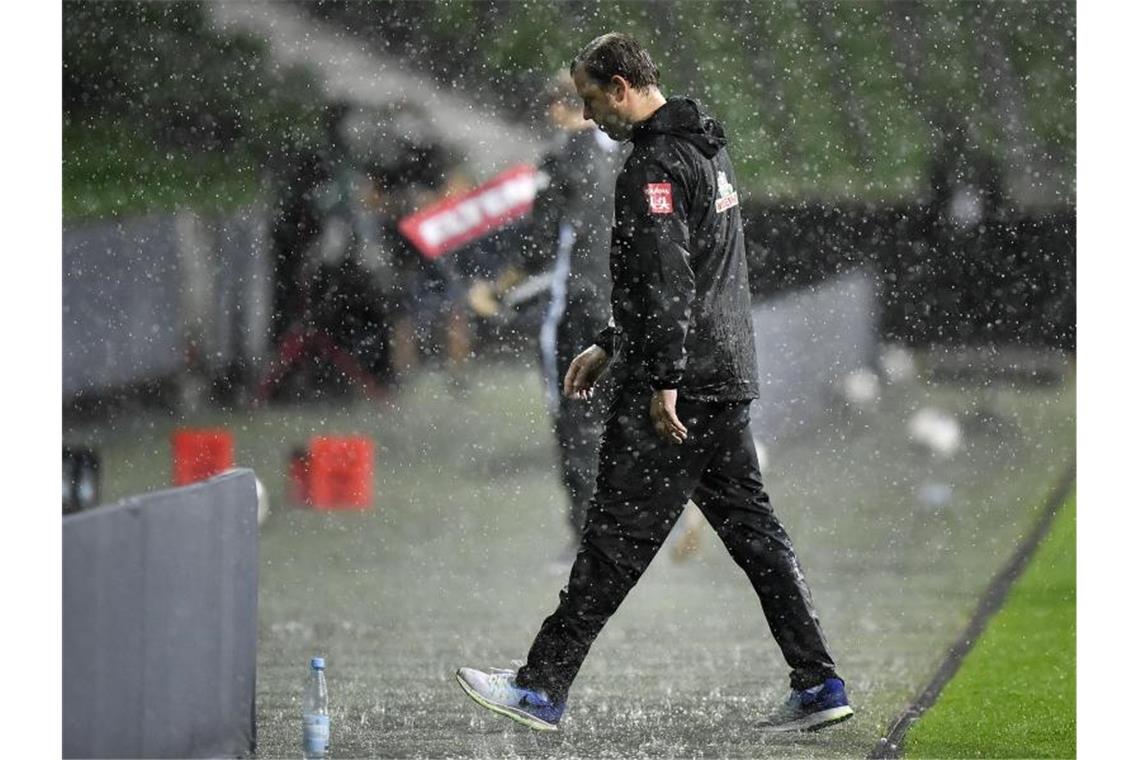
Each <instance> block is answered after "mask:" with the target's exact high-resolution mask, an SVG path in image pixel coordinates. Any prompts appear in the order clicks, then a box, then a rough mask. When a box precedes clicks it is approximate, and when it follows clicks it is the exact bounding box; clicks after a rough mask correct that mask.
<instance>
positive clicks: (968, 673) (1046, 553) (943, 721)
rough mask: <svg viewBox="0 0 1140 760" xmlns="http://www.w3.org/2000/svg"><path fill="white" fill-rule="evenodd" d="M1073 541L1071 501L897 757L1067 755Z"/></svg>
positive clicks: (1071, 723) (1070, 743) (1072, 722)
mask: <svg viewBox="0 0 1140 760" xmlns="http://www.w3.org/2000/svg"><path fill="white" fill-rule="evenodd" d="M1076 535H1077V519H1076V497H1075V496H1072V497H1070V498H1069V500H1068V501H1067V502H1066V503H1065V505H1064V507H1063V508H1062V509H1061V511H1060V513H1059V514H1058V515H1057V518H1056V522H1055V523H1054V525H1053V528H1052V530H1051V531H1050V533H1049V535H1048V536H1047V537H1046V539H1045V541H1044V542H1043V543H1042V545H1041V546H1040V547H1039V548H1038V550H1037V552H1036V553H1035V555H1034V557H1033V560H1032V562H1031V563H1030V565H1029V566H1028V567H1027V568H1026V571H1025V574H1024V575H1023V576H1022V577H1021V578H1020V579H1019V580H1018V581H1017V583H1016V584H1014V586H1013V588H1012V590H1011V592H1010V595H1009V598H1008V600H1007V601H1006V604H1005V605H1004V607H1003V608H1002V609H1001V611H1000V612H998V614H997V615H996V616H995V617H994V618H993V619H992V620H991V621H990V623H989V625H988V626H987V628H986V632H985V634H984V635H983V636H982V638H981V639H980V640H979V641H978V643H977V645H976V646H975V647H974V649H973V650H972V651H971V652H970V654H969V655H968V656H967V657H966V659H965V661H964V662H963V663H962V668H961V670H959V671H958V674H957V675H956V676H955V677H954V679H953V680H951V681H950V683H949V684H948V685H947V686H946V689H945V690H944V691H943V692H942V695H941V696H940V697H939V699H938V701H937V702H936V703H935V705H934V707H933V708H931V710H930V711H929V712H927V713H926V714H925V715H924V716H923V717H922V719H920V720H919V721H918V723H916V724H915V725H914V727H912V728H911V730H910V733H909V735H908V736H907V739H906V757H908V758H920V757H923V758H925V757H940V758H941V757H1076V751H1077V746H1076V741H1077V738H1076V737H1077V733H1076V729H1077V713H1076V706H1077V699H1076V698H1077V694H1076V675H1077V674H1076V654H1077V620H1076V614H1077V566H1076Z"/></svg>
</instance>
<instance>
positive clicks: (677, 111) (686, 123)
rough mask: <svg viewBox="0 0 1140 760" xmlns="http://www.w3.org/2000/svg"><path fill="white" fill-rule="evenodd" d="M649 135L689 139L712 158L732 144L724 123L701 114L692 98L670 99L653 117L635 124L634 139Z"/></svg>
mask: <svg viewBox="0 0 1140 760" xmlns="http://www.w3.org/2000/svg"><path fill="white" fill-rule="evenodd" d="M647 134H664V135H673V136H675V137H680V138H682V139H684V140H688V141H689V142H691V143H692V144H693V145H695V146H697V149H698V150H700V151H701V153H703V154H704V155H705V156H707V157H708V158H712V157H713V156H715V155H716V154H717V153H718V152H720V149H721V148H723V147H724V146H725V145H728V138H726V137H725V136H724V127H722V126H721V124H720V122H719V121H717V120H716V119H713V118H712V117H711V116H706V115H705V114H703V113H701V109H700V108H699V107H698V106H697V104H696V103H695V102H694V101H693V100H692V99H690V98H681V97H673V98H669V99H668V100H667V101H665V105H663V106H661V107H660V108H658V109H657V110H656V111H654V112H653V115H652V116H650V117H649V118H648V119H646V120H645V121H643V122H639V123H638V124H635V125H634V127H633V137H634V139H636V138H637V137H639V136H641V135H647Z"/></svg>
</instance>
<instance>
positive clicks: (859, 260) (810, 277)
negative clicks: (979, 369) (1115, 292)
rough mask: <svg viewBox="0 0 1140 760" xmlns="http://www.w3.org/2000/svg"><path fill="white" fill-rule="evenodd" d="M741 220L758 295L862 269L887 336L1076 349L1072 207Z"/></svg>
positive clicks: (779, 213)
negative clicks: (948, 220)
mask: <svg viewBox="0 0 1140 760" xmlns="http://www.w3.org/2000/svg"><path fill="white" fill-rule="evenodd" d="M744 218H745V234H746V236H747V238H748V244H749V256H750V258H751V262H750V276H751V279H752V283H751V285H752V290H753V292H754V293H756V294H758V295H761V296H767V295H771V294H773V293H777V292H780V291H784V290H788V289H791V288H796V287H800V286H803V285H807V284H810V283H813V282H817V281H819V280H823V279H827V278H829V277H831V276H833V275H835V274H836V273H838V272H842V271H845V270H848V269H852V268H856V267H870V268H872V269H873V270H874V271H876V272H877V273H878V282H877V289H878V293H879V301H880V306H881V310H882V316H881V322H880V329H881V333H882V335H883V337H884V338H885V339H887V340H897V341H902V342H905V343H908V344H911V345H926V344H932V343H934V344H1008V343H1019V344H1022V345H1027V346H1050V347H1055V348H1064V349H1074V348H1075V347H1076V284H1077V283H1076V212H1075V210H1073V209H1066V210H1061V211H1055V212H1049V213H1040V214H1029V213H1020V214H1011V215H1008V216H1006V217H1004V218H1001V219H990V220H986V221H985V222H984V223H982V224H980V225H978V226H976V227H974V228H972V229H970V230H966V231H959V230H957V229H955V228H954V227H953V226H952V225H948V224H944V223H943V222H942V221H941V220H940V219H939V217H938V216H937V215H936V214H935V213H933V212H932V211H931V210H930V209H929V208H928V207H927V206H920V205H913V206H895V207H870V206H853V205H840V206H834V205H823V204H804V205H795V206H770V205H764V204H751V205H749V206H748V207H747V208H746V209H745V211H744Z"/></svg>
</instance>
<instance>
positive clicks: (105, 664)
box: [63, 470, 258, 757]
mask: <svg viewBox="0 0 1140 760" xmlns="http://www.w3.org/2000/svg"><path fill="white" fill-rule="evenodd" d="M257 568H258V528H257V495H256V490H255V485H254V475H253V472H252V471H250V470H235V471H232V472H229V473H227V474H225V475H220V476H218V477H216V478H214V479H212V480H209V481H207V482H205V483H200V484H197V485H193V486H188V487H185V488H177V489H173V490H169V491H160V492H157V493H152V494H147V495H145V496H138V497H134V498H130V499H126V500H124V501H121V502H119V503H117V504H114V505H111V506H105V507H99V508H96V509H92V510H89V511H85V512H81V513H79V514H75V515H69V516H66V517H64V518H63V755H64V757H217V756H231V757H232V756H235V755H239V754H244V753H248V752H249V751H251V750H252V749H253V748H254V737H255V731H254V717H255V713H254V695H255V691H254V686H255V675H256V666H257V656H256V655H257V574H258V569H257Z"/></svg>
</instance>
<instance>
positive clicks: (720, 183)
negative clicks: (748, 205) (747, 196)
mask: <svg viewBox="0 0 1140 760" xmlns="http://www.w3.org/2000/svg"><path fill="white" fill-rule="evenodd" d="M716 194H717V199H716V204H715V205H716V212H717V213H718V214H723V213H724V212H725V211H728V210H729V209H730V208H732V207H733V206H735V205H737V204H738V203H740V199H739V198H738V197H737V195H736V188H734V187H733V186H732V185H731V184H729V182H728V175H726V174H725V173H724V172H717V173H716Z"/></svg>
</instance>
